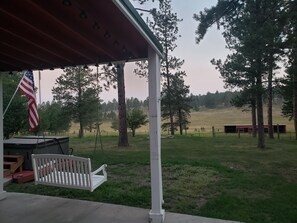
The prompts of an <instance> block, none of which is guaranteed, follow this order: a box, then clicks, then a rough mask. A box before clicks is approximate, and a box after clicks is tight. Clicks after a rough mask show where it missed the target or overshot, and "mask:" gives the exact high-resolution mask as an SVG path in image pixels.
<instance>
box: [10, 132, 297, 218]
mask: <svg viewBox="0 0 297 223" xmlns="http://www.w3.org/2000/svg"><path fill="white" fill-rule="evenodd" d="M102 139H103V145H104V147H103V150H101V149H97V150H96V151H94V136H87V137H85V138H83V139H78V138H76V137H71V139H70V144H71V147H73V148H74V153H75V155H79V156H84V157H90V158H91V159H92V166H93V167H94V168H96V167H97V166H99V165H101V164H102V163H107V164H108V182H107V183H105V184H103V185H102V186H100V187H99V188H98V189H97V190H96V191H95V192H93V193H90V192H88V191H81V190H74V189H62V188H57V187H46V186H35V185H34V183H26V184H22V185H17V184H12V185H9V186H7V187H6V188H5V190H7V191H18V192H26V193H34V194H45V195H52V196H59V197H68V198H75V199H83V200H91V201H98V202H108V203H114V204H124V205H129V206H137V207H143V208H150V172H149V169H150V167H149V142H148V139H147V135H138V136H137V137H135V138H132V137H130V138H129V140H130V147H129V148H126V149H125V148H118V147H117V137H116V136H106V135H105V136H103V138H102ZM266 143H267V149H266V150H264V151H260V150H258V149H257V148H256V146H255V145H256V140H255V139H253V138H251V137H250V136H249V135H242V136H241V138H238V137H237V135H236V134H231V135H225V134H218V135H217V136H216V137H214V138H213V137H211V135H210V134H208V135H207V134H203V135H201V136H198V135H193V134H191V135H187V136H175V137H174V138H172V139H169V138H167V139H163V140H162V166H163V187H164V201H165V203H164V208H165V210H166V211H171V212H178V213H186V214H193V215H200V216H206V217H214V218H221V219H229V220H237V221H243V222H256V223H274V222H275V223H276V222H279V223H294V222H297V199H296V197H297V146H296V145H297V142H296V141H295V140H290V139H289V137H288V136H286V137H285V136H282V137H281V139H279V140H278V139H275V140H269V139H266Z"/></svg>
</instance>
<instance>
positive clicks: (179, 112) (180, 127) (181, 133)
mask: <svg viewBox="0 0 297 223" xmlns="http://www.w3.org/2000/svg"><path fill="white" fill-rule="evenodd" d="M178 118H179V134H180V135H183V120H182V115H181V110H179V111H178Z"/></svg>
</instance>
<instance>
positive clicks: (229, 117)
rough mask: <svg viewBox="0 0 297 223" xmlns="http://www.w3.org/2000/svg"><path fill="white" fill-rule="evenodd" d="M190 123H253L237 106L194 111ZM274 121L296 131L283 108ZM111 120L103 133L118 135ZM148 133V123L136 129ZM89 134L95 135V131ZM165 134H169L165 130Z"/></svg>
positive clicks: (192, 130)
mask: <svg viewBox="0 0 297 223" xmlns="http://www.w3.org/2000/svg"><path fill="white" fill-rule="evenodd" d="M190 122H191V123H190V124H189V130H188V133H189V134H198V133H199V132H200V131H201V128H204V129H205V132H206V133H208V132H211V131H212V126H214V127H215V130H216V131H217V132H220V133H222V132H224V125H226V124H251V113H250V112H242V109H237V108H233V107H231V108H223V109H201V110H200V111H198V112H192V113H191V117H190ZM273 123H274V124H284V125H286V129H287V132H289V133H290V132H294V125H293V122H292V121H289V120H288V118H285V117H283V116H282V115H281V108H280V107H279V106H274V108H273ZM264 124H267V119H266V109H264ZM110 126H111V121H104V122H103V124H102V125H101V130H102V134H103V135H116V134H117V132H115V131H114V130H113V129H112V128H111V127H110ZM70 133H71V135H73V133H75V134H77V133H78V124H73V126H72V128H71V129H70ZM138 133H141V134H148V125H146V126H143V127H141V128H140V129H137V130H136V134H138ZM86 134H87V135H95V131H93V132H92V133H89V132H88V131H86ZM163 134H167V133H166V132H164V133H163Z"/></svg>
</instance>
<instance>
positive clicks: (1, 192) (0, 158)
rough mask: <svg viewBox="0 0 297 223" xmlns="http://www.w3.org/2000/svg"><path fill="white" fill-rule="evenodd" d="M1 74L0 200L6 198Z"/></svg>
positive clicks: (1, 83) (0, 81)
mask: <svg viewBox="0 0 297 223" xmlns="http://www.w3.org/2000/svg"><path fill="white" fill-rule="evenodd" d="M2 78H3V76H2V74H1V73H0V200H3V199H4V198H6V194H5V191H4V190H3V189H4V188H3V187H4V180H3V79H2Z"/></svg>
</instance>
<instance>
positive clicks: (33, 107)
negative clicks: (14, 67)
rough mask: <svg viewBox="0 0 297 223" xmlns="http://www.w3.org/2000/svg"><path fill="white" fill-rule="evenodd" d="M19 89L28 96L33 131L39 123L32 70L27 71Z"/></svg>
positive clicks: (30, 123)
mask: <svg viewBox="0 0 297 223" xmlns="http://www.w3.org/2000/svg"><path fill="white" fill-rule="evenodd" d="M19 90H20V91H21V92H22V94H23V95H25V96H26V97H27V98H28V114H29V117H28V119H29V126H30V129H29V130H30V131H31V132H33V131H34V130H35V129H36V127H37V126H38V123H39V117H38V111H37V104H36V96H35V90H34V79H33V73H32V71H27V72H26V73H25V75H24V77H23V78H22V80H21V82H20V84H19Z"/></svg>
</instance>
